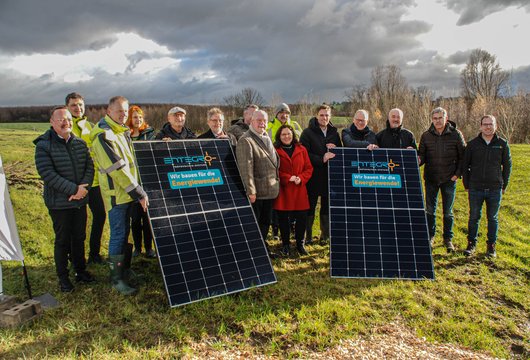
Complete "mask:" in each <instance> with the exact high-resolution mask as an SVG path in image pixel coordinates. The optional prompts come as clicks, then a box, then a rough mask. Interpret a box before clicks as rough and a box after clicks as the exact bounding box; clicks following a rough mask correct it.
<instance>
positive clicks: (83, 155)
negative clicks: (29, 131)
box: [33, 129, 94, 210]
mask: <svg viewBox="0 0 530 360" xmlns="http://www.w3.org/2000/svg"><path fill="white" fill-rule="evenodd" d="M33 143H34V144H35V145H36V148H35V166H36V167H37V172H38V173H39V175H40V177H41V178H42V180H43V181H44V203H45V204H46V206H47V207H48V209H53V210H61V209H72V208H79V207H81V206H83V205H86V203H87V202H88V197H85V198H84V199H81V200H72V201H68V199H69V198H70V196H71V195H74V194H75V193H76V192H77V186H78V185H81V184H89V185H91V184H92V180H93V178H94V165H93V163H92V158H91V157H90V153H89V152H88V147H87V145H86V143H85V142H84V141H83V140H82V139H80V138H78V137H77V136H75V135H74V134H71V138H70V140H69V141H68V142H66V141H65V140H64V139H62V138H60V137H59V136H58V135H57V133H56V132H55V131H54V130H53V129H50V130H48V131H46V132H45V133H44V134H42V135H41V136H39V137H38V138H36V139H35V140H34V141H33ZM89 188H90V186H89Z"/></svg>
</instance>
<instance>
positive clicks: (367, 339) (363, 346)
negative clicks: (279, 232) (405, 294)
mask: <svg viewBox="0 0 530 360" xmlns="http://www.w3.org/2000/svg"><path fill="white" fill-rule="evenodd" d="M192 348H193V350H194V352H195V353H194V354H193V355H189V356H186V357H185V359H234V360H240V359H241V360H242V359H245V360H249V359H258V360H259V359H284V358H287V357H294V358H297V357H298V358H301V359H315V360H316V359H337V360H346V359H377V360H380V359H404V360H410V359H428V360H431V359H433V360H434V359H452V360H459V359H481V360H482V359H484V360H485V359H488V360H489V359H497V358H494V357H491V356H489V355H487V354H484V353H480V352H476V351H472V350H469V349H465V348H463V347H459V346H455V345H452V344H436V343H434V344H433V343H429V342H427V341H426V340H425V339H422V338H419V337H418V336H416V334H414V332H413V331H412V330H410V329H409V328H407V327H405V326H403V325H400V324H397V323H391V324H388V325H385V326H382V327H380V328H377V329H374V331H373V335H370V336H363V337H360V338H358V339H356V340H342V341H340V344H339V345H338V346H335V347H333V348H330V349H328V350H326V351H323V352H314V351H308V350H303V349H299V350H294V349H293V351H292V352H289V353H286V354H285V355H276V356H268V355H262V354H254V353H252V352H250V351H244V350H217V349H214V348H212V346H211V345H208V344H204V343H201V344H197V346H193V347H192Z"/></svg>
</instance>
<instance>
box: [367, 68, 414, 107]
mask: <svg viewBox="0 0 530 360" xmlns="http://www.w3.org/2000/svg"><path fill="white" fill-rule="evenodd" d="M408 92H409V88H408V85H407V80H406V79H405V77H404V76H403V75H401V69H400V68H399V67H398V66H396V65H386V66H378V67H376V68H375V69H373V70H372V86H371V87H370V96H371V97H373V100H375V102H376V104H377V108H379V109H381V110H382V111H383V112H385V111H387V110H389V109H391V108H393V107H396V106H402V103H403V102H404V100H405V98H406V97H407V95H408Z"/></svg>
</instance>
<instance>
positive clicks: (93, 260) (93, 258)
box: [87, 255, 105, 265]
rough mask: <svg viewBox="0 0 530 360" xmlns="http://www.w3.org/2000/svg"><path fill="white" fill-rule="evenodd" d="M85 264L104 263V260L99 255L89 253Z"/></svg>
mask: <svg viewBox="0 0 530 360" xmlns="http://www.w3.org/2000/svg"><path fill="white" fill-rule="evenodd" d="M87 264H99V265H102V264H105V261H103V258H102V257H101V255H93V256H92V255H91V256H89V257H88V260H87Z"/></svg>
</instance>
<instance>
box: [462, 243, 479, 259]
mask: <svg viewBox="0 0 530 360" xmlns="http://www.w3.org/2000/svg"><path fill="white" fill-rule="evenodd" d="M475 250H477V243H476V242H474V241H468V242H467V248H466V249H465V250H464V255H465V256H471V255H473V254H474V253H475Z"/></svg>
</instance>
